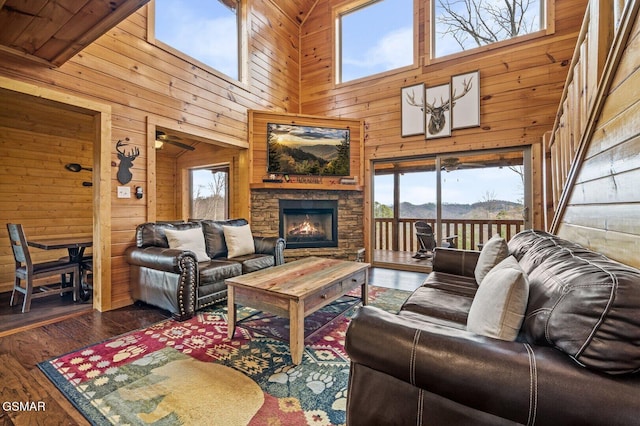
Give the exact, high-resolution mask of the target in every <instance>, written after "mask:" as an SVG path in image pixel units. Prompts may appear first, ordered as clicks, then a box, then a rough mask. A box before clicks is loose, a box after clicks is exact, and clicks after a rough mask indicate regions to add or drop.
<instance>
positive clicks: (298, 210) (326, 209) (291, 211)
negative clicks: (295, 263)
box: [279, 200, 338, 248]
mask: <svg viewBox="0 0 640 426" xmlns="http://www.w3.org/2000/svg"><path fill="white" fill-rule="evenodd" d="M279 204H280V214H279V220H280V226H279V228H280V237H282V238H284V239H285V240H286V242H287V248H315V247H338V202H337V200H280V202H279Z"/></svg>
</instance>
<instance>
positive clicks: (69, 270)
mask: <svg viewBox="0 0 640 426" xmlns="http://www.w3.org/2000/svg"><path fill="white" fill-rule="evenodd" d="M7 229H8V231H9V240H10V241H11V249H12V251H13V257H14V259H15V261H16V272H15V283H14V285H13V291H12V292H11V301H10V302H9V305H10V306H14V302H15V301H16V292H20V293H22V294H24V301H23V303H22V312H23V313H25V312H29V309H30V308H31V299H37V298H40V297H45V296H49V295H53V294H60V293H66V292H69V291H73V300H74V301H77V300H78V294H79V289H80V265H79V264H78V263H76V262H69V261H60V260H53V261H50V262H42V263H33V262H32V261H31V255H30V253H29V246H28V245H27V238H26V237H25V235H24V230H23V229H22V225H20V224H14V223H7ZM64 274H72V275H71V276H73V277H74V278H73V286H72V287H66V288H63V287H62V283H59V284H53V285H50V284H48V285H40V286H37V287H34V280H35V279H38V278H46V277H51V276H58V277H60V276H62V275H64ZM23 281H24V286H23V285H22V282H23Z"/></svg>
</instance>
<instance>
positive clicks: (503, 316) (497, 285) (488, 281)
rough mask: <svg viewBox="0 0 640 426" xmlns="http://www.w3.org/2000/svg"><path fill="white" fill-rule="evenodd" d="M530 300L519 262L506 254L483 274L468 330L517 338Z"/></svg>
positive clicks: (526, 280) (502, 338) (527, 282)
mask: <svg viewBox="0 0 640 426" xmlns="http://www.w3.org/2000/svg"><path fill="white" fill-rule="evenodd" d="M528 299H529V280H528V278H527V274H525V272H524V271H523V270H522V268H521V267H520V265H519V264H518V261H517V260H516V259H515V258H514V257H513V256H509V257H507V258H506V259H504V260H503V261H502V262H500V263H499V264H497V265H496V266H495V267H494V268H493V269H491V271H489V273H488V274H487V275H486V276H485V277H484V280H483V281H482V283H481V284H480V287H479V288H478V291H477V292H476V295H475V297H474V298H473V302H471V308H470V309H469V316H468V318H467V330H468V331H471V332H473V333H476V334H480V335H483V336H488V337H493V338H495V339H500V340H507V341H513V340H515V339H516V337H518V333H519V331H520V327H521V326H522V321H523V319H524V314H525V312H526V310H527V302H528Z"/></svg>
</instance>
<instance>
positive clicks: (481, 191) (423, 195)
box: [374, 167, 524, 205]
mask: <svg viewBox="0 0 640 426" xmlns="http://www.w3.org/2000/svg"><path fill="white" fill-rule="evenodd" d="M441 176H442V202H443V203H455V204H473V203H476V202H479V201H486V196H487V194H488V193H489V194H492V195H494V197H493V198H494V199H496V200H502V201H513V202H522V200H523V199H524V194H523V191H524V189H523V187H522V183H521V182H522V181H521V178H520V176H519V175H518V174H517V173H515V172H514V171H512V170H510V169H508V168H497V167H492V168H486V169H466V170H454V171H451V172H442V173H441ZM374 189H375V195H374V200H375V201H377V202H379V203H381V204H386V205H392V204H393V176H392V175H383V176H377V177H376V178H375V183H374ZM400 201H401V202H403V201H406V202H410V203H411V204H415V205H419V204H425V203H435V202H436V173H435V172H422V173H406V174H404V175H402V176H401V177H400Z"/></svg>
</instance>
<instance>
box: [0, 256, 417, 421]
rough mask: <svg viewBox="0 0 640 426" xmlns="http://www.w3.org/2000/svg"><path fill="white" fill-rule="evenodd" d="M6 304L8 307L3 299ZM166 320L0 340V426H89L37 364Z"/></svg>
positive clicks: (118, 318)
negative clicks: (30, 407)
mask: <svg viewBox="0 0 640 426" xmlns="http://www.w3.org/2000/svg"><path fill="white" fill-rule="evenodd" d="M369 277H370V279H369V282H370V284H371V285H378V286H383V287H391V288H398V289H404V290H413V289H415V288H417V287H418V286H420V284H422V282H423V281H424V279H425V278H426V274H421V273H414V272H407V271H395V270H390V269H382V268H372V269H371V271H370V276H369ZM46 299H55V298H46ZM6 302H7V303H6V305H8V304H9V303H8V299H7V301H6ZM2 303H4V302H2ZM67 305H68V304H67ZM72 305H73V304H72ZM88 306H89V307H90V306H91V305H88ZM34 308H35V306H34ZM166 318H168V314H167V313H166V312H164V311H161V310H159V309H156V308H153V307H150V306H146V305H134V306H128V307H125V308H120V309H117V310H114V311H109V312H103V313H100V312H97V311H93V310H91V311H89V312H79V313H74V314H73V315H72V316H70V317H66V318H64V319H63V320H61V321H58V322H55V323H50V324H46V325H42V326H38V327H34V328H28V327H27V329H25V330H23V331H20V332H18V333H14V334H11V335H6V336H4V337H0V426H8V425H11V426H14V425H16V426H17V425H25V424H29V425H47V426H49V425H56V424H59V425H87V424H89V423H88V422H87V421H86V420H85V418H84V417H83V416H82V415H81V414H80V413H79V412H78V411H77V410H76V409H75V408H74V407H73V405H71V403H69V402H68V401H67V399H66V398H65V397H64V396H62V394H61V393H60V392H59V391H58V389H57V388H56V387H55V386H54V385H53V384H52V383H51V382H50V381H49V380H48V379H47V378H46V376H45V375H44V374H43V373H42V372H41V371H40V369H39V368H38V366H37V365H38V363H40V362H42V361H45V360H47V359H50V358H53V357H55V356H58V355H62V354H65V353H67V352H71V351H73V350H76V349H79V348H82V347H84V346H88V345H91V344H94V343H97V342H100V341H103V340H105V339H108V338H111V337H113V336H117V335H120V334H123V333H126V332H128V331H132V330H136V329H138V328H142V327H147V326H149V325H151V324H154V323H156V322H158V321H161V320H164V319H166ZM12 402H23V403H24V402H29V403H36V404H37V403H39V402H41V403H43V404H44V407H45V411H40V412H36V411H11V409H10V403H12Z"/></svg>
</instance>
